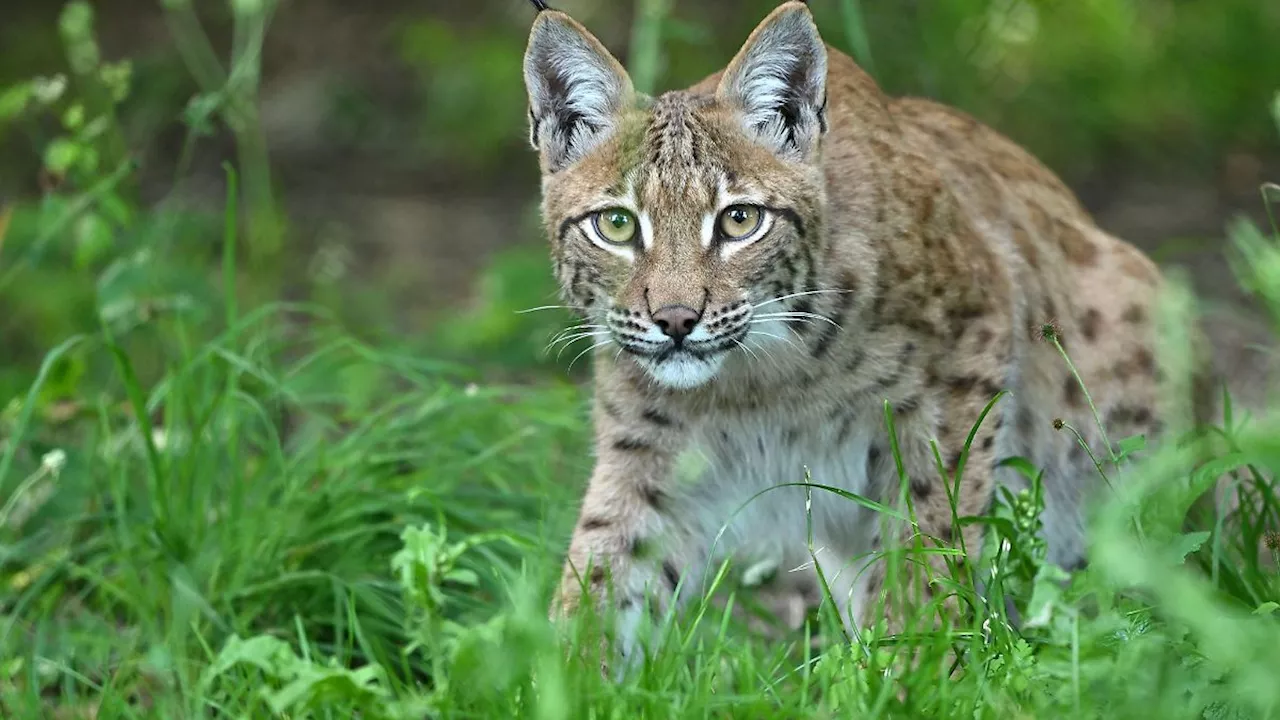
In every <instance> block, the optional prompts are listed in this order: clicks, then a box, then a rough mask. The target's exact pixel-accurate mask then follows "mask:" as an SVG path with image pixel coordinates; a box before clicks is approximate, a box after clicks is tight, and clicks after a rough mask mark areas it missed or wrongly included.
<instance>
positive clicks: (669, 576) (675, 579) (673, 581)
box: [662, 560, 680, 591]
mask: <svg viewBox="0 0 1280 720" xmlns="http://www.w3.org/2000/svg"><path fill="white" fill-rule="evenodd" d="M662 577H663V579H664V580H666V581H667V584H668V585H670V586H671V589H672V591H674V590H675V589H676V586H677V585H679V584H680V571H678V570H676V566H675V564H674V563H672V562H671V561H670V560H664V561H663V563H662Z"/></svg>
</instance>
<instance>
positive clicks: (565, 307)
mask: <svg viewBox="0 0 1280 720" xmlns="http://www.w3.org/2000/svg"><path fill="white" fill-rule="evenodd" d="M540 310H572V311H573V312H578V311H579V310H578V308H576V307H572V306H569V305H539V306H538V307H531V308H525V309H524V310H517V311H516V314H517V315H527V314H528V313H531V312H538V311H540Z"/></svg>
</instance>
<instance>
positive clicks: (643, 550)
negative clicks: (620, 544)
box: [631, 537, 653, 560]
mask: <svg viewBox="0 0 1280 720" xmlns="http://www.w3.org/2000/svg"><path fill="white" fill-rule="evenodd" d="M652 553H653V544H652V543H650V542H649V541H648V540H645V539H644V538H641V537H635V538H632V539H631V557H633V558H635V559H637V560H643V559H645V558H646V557H648V556H649V555H651V554H652Z"/></svg>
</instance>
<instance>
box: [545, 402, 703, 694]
mask: <svg viewBox="0 0 1280 720" xmlns="http://www.w3.org/2000/svg"><path fill="white" fill-rule="evenodd" d="M596 428H597V432H596V453H597V461H596V467H595V471H594V472H593V473H592V476H591V481H590V483H589V485H588V487H587V492H586V496H585V497H584V498H583V503H582V510H581V513H580V515H579V518H578V524H577V526H576V527H575V529H574V533H573V538H572V540H571V541H570V544H569V553H568V558H567V560H566V562H565V567H564V572H563V574H562V577H561V581H560V588H559V591H558V592H557V595H556V598H555V601H554V602H553V605H552V616H553V617H555V616H561V617H564V616H569V615H572V614H574V613H575V612H576V611H578V610H579V609H580V608H582V607H583V605H584V604H586V603H590V604H591V606H592V607H594V608H595V610H596V611H597V612H599V613H600V617H608V618H613V619H614V622H615V625H614V628H613V629H614V642H615V646H614V647H613V648H609V649H608V650H607V651H606V654H605V657H604V658H602V669H603V670H605V671H606V672H607V670H608V664H609V659H610V658H616V659H621V660H622V661H623V662H622V663H621V664H620V665H621V666H620V667H618V668H617V669H618V670H619V671H625V669H626V668H627V667H629V666H631V665H632V664H633V663H635V662H636V661H638V660H639V657H640V654H639V652H638V651H639V649H640V648H639V640H640V638H639V637H638V632H639V629H640V627H641V625H642V623H643V621H644V616H645V614H646V613H649V612H655V611H656V612H663V611H665V610H666V609H667V608H669V607H671V606H672V603H673V601H674V600H675V599H676V597H675V593H676V589H677V586H678V584H679V582H680V578H681V576H682V574H684V573H685V571H686V570H688V568H689V567H690V565H691V563H693V562H694V561H696V560H698V559H700V558H699V557H698V555H697V552H696V551H695V546H696V543H693V542H691V541H690V534H689V533H688V532H687V530H686V529H685V528H683V527H681V526H680V525H679V524H677V523H676V522H674V521H673V520H672V513H671V512H670V511H671V508H670V507H668V505H669V504H670V503H671V501H672V492H671V482H672V479H673V474H674V466H675V458H676V457H677V455H678V453H679V451H680V450H681V448H682V434H683V433H682V432H681V430H680V425H679V422H678V421H677V420H676V419H674V418H670V417H668V416H666V415H665V414H663V413H662V412H661V411H659V410H657V409H653V408H648V409H646V408H643V407H632V406H631V405H627V406H624V405H623V404H622V403H620V402H619V403H618V404H617V405H615V404H613V403H612V402H610V401H609V400H608V399H601V400H599V401H598V402H597V407H596ZM686 584H687V582H686ZM682 594H684V593H683V591H682Z"/></svg>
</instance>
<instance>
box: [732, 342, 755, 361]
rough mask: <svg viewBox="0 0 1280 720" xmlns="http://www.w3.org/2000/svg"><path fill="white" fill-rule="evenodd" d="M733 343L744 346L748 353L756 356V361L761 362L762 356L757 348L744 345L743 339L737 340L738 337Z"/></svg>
mask: <svg viewBox="0 0 1280 720" xmlns="http://www.w3.org/2000/svg"><path fill="white" fill-rule="evenodd" d="M733 344H734V345H737V346H738V347H740V348H742V349H743V350H745V351H746V353H747V354H748V355H750V356H751V357H753V358H755V359H756V362H760V356H759V355H757V354H756V351H755V350H752V349H751V348H749V347H747V346H746V345H743V344H742V341H741V340H737V339H735V340H734V341H733Z"/></svg>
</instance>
